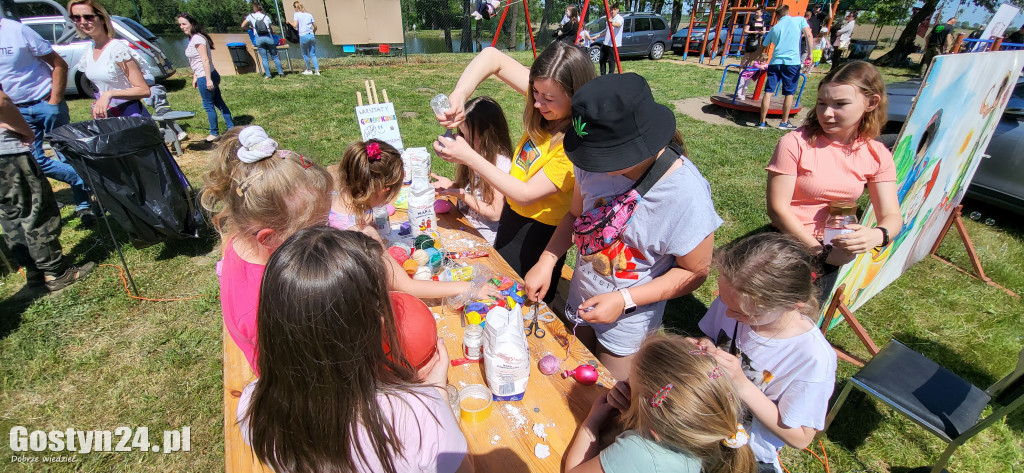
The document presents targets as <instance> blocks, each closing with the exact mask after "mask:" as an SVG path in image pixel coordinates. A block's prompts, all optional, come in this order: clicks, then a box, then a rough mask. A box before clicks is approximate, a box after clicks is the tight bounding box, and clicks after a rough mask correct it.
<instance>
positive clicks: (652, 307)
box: [565, 158, 722, 356]
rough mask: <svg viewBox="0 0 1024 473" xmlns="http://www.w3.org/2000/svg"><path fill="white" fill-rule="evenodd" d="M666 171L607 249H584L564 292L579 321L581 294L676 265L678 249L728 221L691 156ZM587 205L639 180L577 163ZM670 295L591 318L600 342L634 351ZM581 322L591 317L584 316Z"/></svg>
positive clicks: (619, 351)
mask: <svg viewBox="0 0 1024 473" xmlns="http://www.w3.org/2000/svg"><path fill="white" fill-rule="evenodd" d="M680 159H681V160H682V163H683V165H682V166H681V167H679V168H677V169H675V170H674V171H672V172H671V173H670V174H668V175H665V176H663V177H662V178H661V180H660V181H658V182H657V183H656V184H655V185H654V187H652V188H651V190H650V191H648V192H647V194H646V195H644V197H643V199H642V200H641V201H640V203H639V205H637V206H636V210H635V211H634V212H633V216H632V217H631V218H630V219H629V221H628V222H627V223H626V228H625V229H624V230H623V232H622V234H621V236H620V238H619V240H616V241H615V242H614V243H612V245H611V246H609V247H608V248H606V249H604V250H603V251H601V252H599V253H596V254H593V255H589V256H581V257H579V258H578V259H577V260H576V270H575V272H574V273H573V277H572V283H571V284H570V286H569V296H568V297H567V299H566V309H565V311H566V315H567V316H568V317H569V318H570V319H572V321H573V322H575V321H577V320H582V319H579V318H578V317H577V308H578V307H579V305H580V304H582V303H583V301H585V300H587V299H589V298H591V297H593V296H596V295H598V294H603V293H606V292H613V291H618V290H620V289H624V288H629V287H632V286H637V285H640V284H644V283H647V282H650V281H651V280H652V279H654V278H656V277H658V276H661V275H662V274H664V273H665V272H666V271H668V270H669V269H671V268H673V267H675V266H676V257H677V256H685V255H686V254H687V253H689V252H691V251H693V249H694V248H696V247H697V245H698V244H700V242H702V241H704V238H706V237H707V236H708V235H710V234H711V233H712V232H714V231H715V229H716V228H718V227H719V226H720V225H721V224H722V219H721V218H719V217H718V214H717V213H715V207H714V205H713V204H712V202H711V186H710V185H708V181H707V180H705V179H704V176H702V175H701V174H700V171H698V170H697V167H696V166H694V165H693V163H692V162H690V160H688V159H686V158H680ZM575 172H576V183H577V184H576V185H578V186H579V189H580V192H581V193H582V195H583V209H584V210H590V209H593V208H595V207H598V206H600V205H604V204H606V203H608V202H611V201H612V200H613V199H615V197H617V196H619V195H620V194H623V193H625V192H627V191H628V190H629V189H630V187H632V186H633V184H634V183H635V182H636V181H633V180H632V179H629V178H627V177H624V176H621V175H618V176H612V175H609V174H606V173H592V172H587V171H584V170H582V169H580V168H576V169H575ZM664 312H665V301H660V302H656V303H654V304H648V305H643V306H639V307H637V309H636V311H634V312H633V313H632V314H629V315H622V316H620V317H619V319H618V320H617V321H615V322H614V323H611V324H589V325H590V326H592V327H593V328H594V331H595V332H597V338H598V341H600V342H601V345H602V346H604V347H605V348H607V349H608V350H610V351H611V352H612V353H615V354H616V355H620V356H624V355H630V354H633V353H636V351H637V350H638V349H639V348H640V342H642V341H643V339H644V338H646V336H647V333H648V332H650V331H652V330H656V329H657V328H658V326H660V325H661V318H662V315H663V314H664ZM580 324H581V325H588V324H587V323H586V322H580Z"/></svg>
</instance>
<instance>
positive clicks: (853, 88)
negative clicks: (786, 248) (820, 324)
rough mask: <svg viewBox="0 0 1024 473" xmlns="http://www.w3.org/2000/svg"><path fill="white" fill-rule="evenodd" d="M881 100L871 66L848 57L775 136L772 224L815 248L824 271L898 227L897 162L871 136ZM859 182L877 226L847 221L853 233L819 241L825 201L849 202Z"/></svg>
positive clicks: (884, 240)
mask: <svg viewBox="0 0 1024 473" xmlns="http://www.w3.org/2000/svg"><path fill="white" fill-rule="evenodd" d="M886 102H887V99H886V95H885V83H884V82H882V76H881V74H879V72H878V70H877V69H875V66H873V65H871V64H869V63H867V62H863V61H851V62H848V63H845V64H843V65H842V66H840V67H837V68H835V69H833V70H832V71H831V72H829V73H828V75H826V76H825V78H824V79H822V81H821V84H820V85H819V86H818V103H817V105H816V106H815V108H814V111H813V112H812V113H810V114H808V116H807V118H806V119H805V122H804V126H803V127H801V128H799V129H797V130H796V131H793V132H790V133H788V134H787V135H785V136H783V137H782V139H780V140H779V143H778V145H777V146H776V147H775V154H774V155H772V160H771V163H770V164H769V165H768V167H767V168H766V169H767V170H768V216H769V217H770V218H771V220H772V225H773V226H774V227H775V228H777V229H779V230H780V231H782V232H783V233H788V234H791V235H793V236H795V237H796V238H797V239H798V240H800V241H801V242H803V243H804V244H805V245H807V247H808V248H810V249H811V250H812V251H813V252H816V253H819V254H820V255H821V258H822V260H823V262H824V263H826V265H827V266H826V270H825V272H826V273H830V272H834V270H835V269H836V268H835V266H838V265H842V264H844V263H846V262H849V261H850V260H852V259H853V257H854V256H856V255H858V254H861V253H864V252H867V251H868V250H870V249H872V248H875V247H879V246H885V245H887V244H888V243H889V241H890V240H891V239H892V238H895V237H896V235H897V234H898V233H899V232H900V229H901V228H902V226H903V217H902V216H901V215H900V206H899V199H898V198H897V191H896V165H895V163H894V162H893V158H892V153H890V152H889V151H888V150H887V149H885V146H883V145H882V144H881V143H879V142H878V141H876V140H875V138H876V137H877V136H878V134H879V132H880V131H881V129H882V126H884V125H885V122H886V113H885V110H886ZM865 186H867V189H868V196H869V197H870V198H871V205H872V206H873V208H874V210H875V215H876V216H877V221H878V224H877V225H876V226H874V227H865V226H862V225H853V224H851V225H847V226H846V228H848V229H852V230H854V231H853V232H851V233H847V234H844V235H840V236H837V237H836V238H835V239H833V240H832V244H831V245H829V246H828V247H825V246H824V245H822V238H823V236H824V227H825V220H826V219H827V218H828V204H829V202H834V201H844V200H845V201H855V200H857V199H858V198H859V197H860V196H861V194H862V193H863V192H864V187H865ZM829 266H831V268H830V267H829ZM830 270H831V271H830ZM826 289H830V287H829V288H826Z"/></svg>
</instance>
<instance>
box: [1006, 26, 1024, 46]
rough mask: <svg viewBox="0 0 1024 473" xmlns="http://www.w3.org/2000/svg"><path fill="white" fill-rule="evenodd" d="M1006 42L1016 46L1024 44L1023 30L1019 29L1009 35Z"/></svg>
mask: <svg viewBox="0 0 1024 473" xmlns="http://www.w3.org/2000/svg"><path fill="white" fill-rule="evenodd" d="M1006 42H1007V43H1017V44H1020V43H1024V29H1019V30H1017V31H1015V32H1013V33H1010V35H1009V36H1007V37H1006Z"/></svg>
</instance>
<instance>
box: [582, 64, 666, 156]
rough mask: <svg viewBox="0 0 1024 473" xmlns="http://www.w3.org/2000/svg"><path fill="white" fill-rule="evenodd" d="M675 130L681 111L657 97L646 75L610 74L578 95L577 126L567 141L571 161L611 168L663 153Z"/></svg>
mask: <svg viewBox="0 0 1024 473" xmlns="http://www.w3.org/2000/svg"><path fill="white" fill-rule="evenodd" d="M675 131H676V117H675V114H673V113H672V110H669V108H668V107H666V106H664V105H662V104H659V103H657V102H655V101H654V95H652V94H651V87H650V86H648V85H647V81H646V80H645V79H644V78H643V77H641V76H639V75H637V74H633V73H629V74H608V75H605V76H600V77H597V78H595V79H592V80H591V81H589V82H587V83H586V84H584V85H583V87H580V89H579V90H577V91H576V93H575V94H574V95H573V97H572V127H570V129H569V130H567V131H566V132H565V139H564V141H563V143H564V146H565V153H566V154H567V155H568V156H569V161H572V163H573V164H574V165H576V166H577V167H579V168H580V169H583V170H584V171H589V172H611V171H620V170H623V169H626V168H628V167H631V166H635V165H637V164H640V162H642V161H643V160H645V159H647V158H650V157H652V156H654V155H656V154H658V152H659V151H661V149H662V148H664V147H665V146H668V144H669V142H671V141H672V135H673V134H675Z"/></svg>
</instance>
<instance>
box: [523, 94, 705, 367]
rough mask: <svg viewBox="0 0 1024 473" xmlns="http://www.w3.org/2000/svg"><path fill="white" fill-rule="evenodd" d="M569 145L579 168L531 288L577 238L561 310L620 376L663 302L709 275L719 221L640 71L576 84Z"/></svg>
mask: <svg viewBox="0 0 1024 473" xmlns="http://www.w3.org/2000/svg"><path fill="white" fill-rule="evenodd" d="M565 151H566V153H567V154H568V156H569V160H570V161H572V163H573V166H574V168H575V170H574V173H575V175H576V188H575V191H574V193H573V199H572V207H571V209H570V211H569V213H568V214H567V215H566V216H565V217H563V218H562V221H561V222H560V223H559V224H558V228H557V229H556V230H555V233H554V235H553V236H552V237H551V240H550V241H549V242H548V244H547V247H546V248H545V250H544V255H543V256H541V258H540V260H539V261H538V263H537V265H535V266H534V267H533V268H532V269H530V271H529V273H527V275H526V278H525V280H526V291H527V296H529V297H530V298H531V299H533V300H537V299H538V298H539V296H540V295H542V294H544V292H545V291H546V290H547V289H548V288H547V285H548V284H549V280H548V278H547V274H548V273H549V272H550V270H551V264H552V263H553V262H554V261H555V260H557V259H558V258H559V257H561V256H563V255H564V254H565V252H566V250H568V249H569V247H570V246H571V245H572V244H574V243H575V244H576V246H577V248H578V250H579V254H580V257H579V258H578V259H577V260H576V271H575V272H574V273H573V278H572V282H571V284H570V286H569V296H568V297H567V299H566V307H565V315H566V318H568V319H569V321H570V322H571V323H573V324H576V327H575V329H574V330H576V333H577V336H579V338H580V340H581V341H583V342H584V344H586V345H587V348H589V349H590V350H591V352H593V353H597V355H598V358H600V359H601V362H602V363H604V364H605V366H607V367H608V370H609V371H610V372H611V373H612V375H613V376H615V377H616V378H618V379H626V378H628V377H629V366H630V362H631V359H632V357H633V355H634V354H635V353H636V352H637V350H638V349H639V348H640V344H641V342H643V340H644V339H645V338H646V337H647V335H648V334H649V333H652V332H654V331H656V330H657V329H658V327H659V326H660V325H661V319H662V316H663V315H664V312H665V301H667V300H668V299H672V298H675V297H679V296H683V295H686V294H689V293H691V292H693V291H694V290H695V289H697V288H698V287H700V285H701V284H702V283H703V282H704V280H705V279H706V278H707V273H708V266H709V264H710V262H711V252H712V249H713V247H714V231H715V229H716V228H718V226H719V225H721V224H722V219H721V218H719V217H718V214H717V213H715V208H714V206H713V205H712V202H711V188H710V186H709V185H708V182H707V181H706V180H705V179H704V177H703V176H702V175H701V174H700V171H698V170H697V168H696V166H694V165H693V163H692V162H690V160H688V159H686V157H685V156H683V155H684V153H685V150H684V149H683V147H682V139H681V137H680V136H679V135H678V132H677V131H676V120H675V115H674V114H673V113H672V111H671V110H669V109H668V107H665V106H664V105H661V104H659V103H657V102H655V101H654V96H653V95H652V94H651V89H650V87H649V86H648V85H647V81H646V80H644V78H643V77H640V76H638V75H636V74H621V75H620V74H613V75H607V76H601V77H598V78H597V79H594V80H592V81H590V82H588V83H587V84H586V85H585V86H583V87H582V88H580V90H578V91H577V92H576V95H575V96H574V97H573V101H572V127H571V128H570V129H569V130H568V131H566V134H565Z"/></svg>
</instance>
